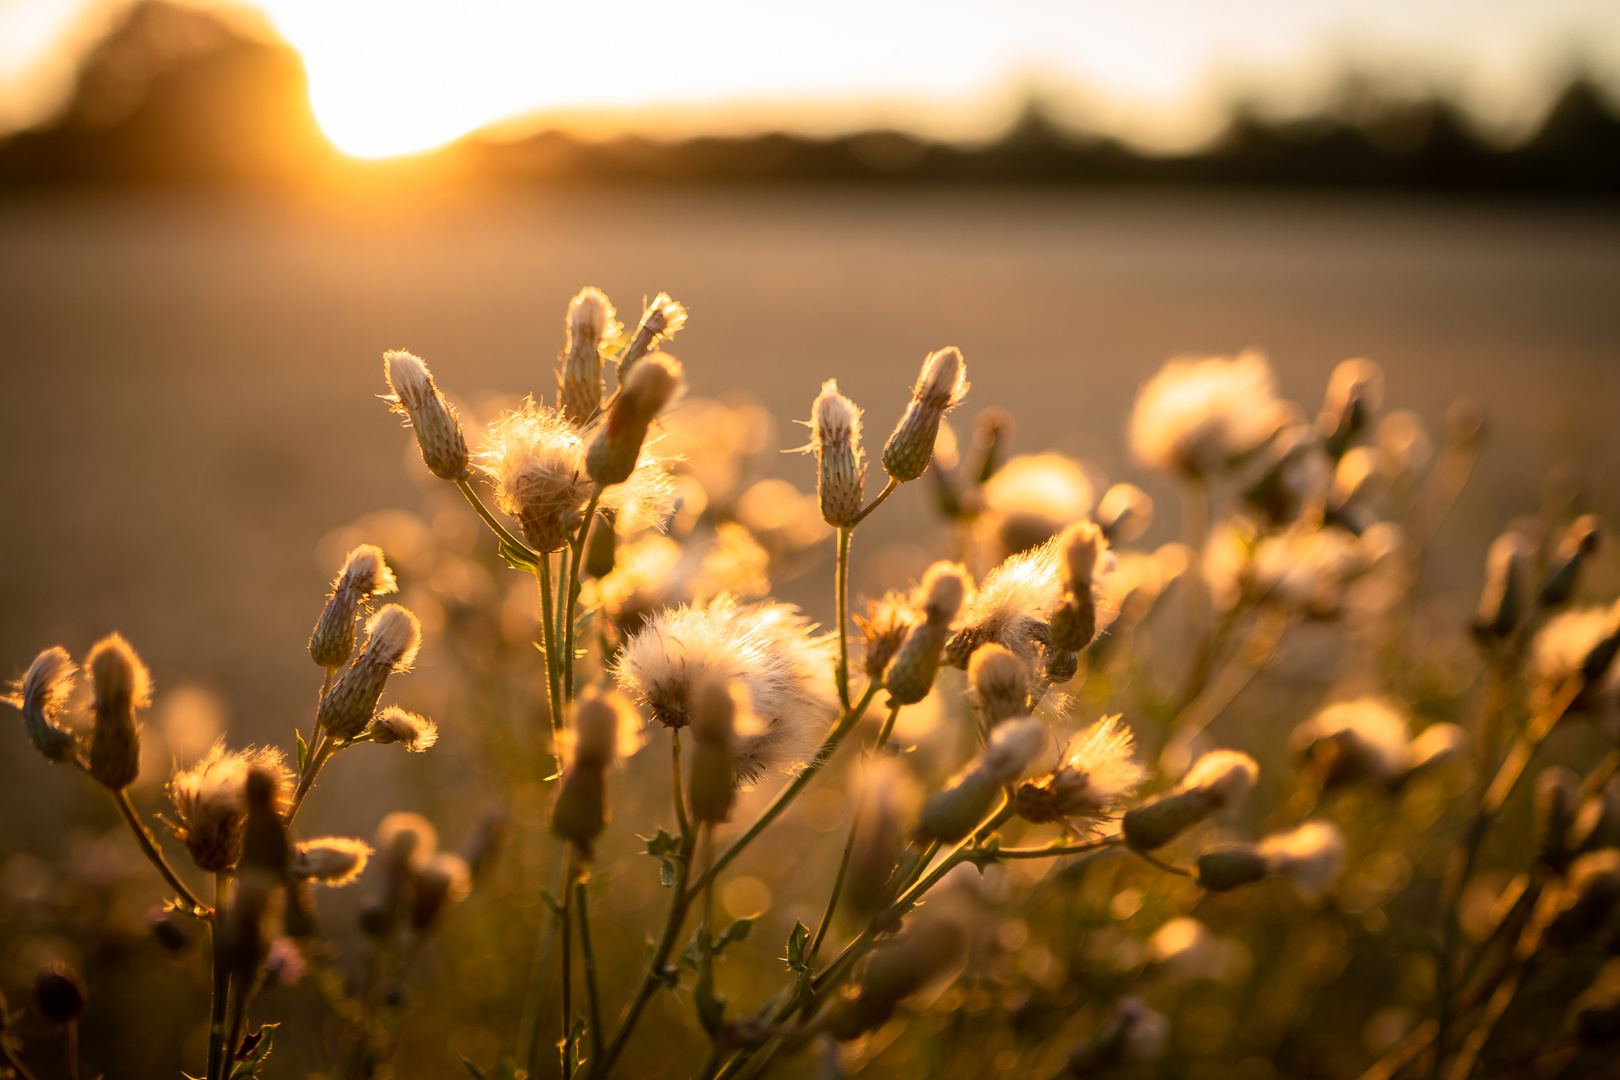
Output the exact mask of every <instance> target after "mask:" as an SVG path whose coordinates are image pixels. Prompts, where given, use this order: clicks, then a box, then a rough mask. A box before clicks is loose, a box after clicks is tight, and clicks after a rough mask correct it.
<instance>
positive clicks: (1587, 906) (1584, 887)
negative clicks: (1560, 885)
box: [1547, 848, 1620, 948]
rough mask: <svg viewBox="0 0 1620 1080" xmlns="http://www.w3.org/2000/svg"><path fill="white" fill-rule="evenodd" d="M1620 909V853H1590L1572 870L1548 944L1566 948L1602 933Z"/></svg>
mask: <svg viewBox="0 0 1620 1080" xmlns="http://www.w3.org/2000/svg"><path fill="white" fill-rule="evenodd" d="M1617 905H1620V850H1616V849H1615V848H1603V849H1602V850H1600V851H1592V852H1588V853H1587V854H1585V855H1582V856H1581V857H1580V858H1578V859H1576V860H1575V861H1574V862H1573V863H1571V864H1570V866H1569V876H1568V878H1567V879H1566V882H1565V885H1564V889H1563V892H1562V894H1560V896H1559V898H1558V907H1557V914H1556V915H1555V916H1553V919H1552V922H1551V923H1550V924H1549V925H1548V927H1547V944H1549V945H1551V946H1553V947H1554V948H1565V947H1568V946H1571V945H1574V944H1576V943H1578V942H1580V941H1581V940H1582V939H1583V938H1586V937H1588V936H1590V935H1591V934H1593V933H1595V932H1596V931H1598V930H1600V929H1602V927H1603V926H1604V924H1605V923H1607V922H1608V921H1609V916H1610V915H1611V914H1613V913H1614V910H1615V907H1616V906H1617Z"/></svg>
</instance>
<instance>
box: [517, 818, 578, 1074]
mask: <svg viewBox="0 0 1620 1080" xmlns="http://www.w3.org/2000/svg"><path fill="white" fill-rule="evenodd" d="M556 854H557V860H556V863H555V864H554V866H553V867H552V871H551V873H552V877H553V878H554V879H555V880H556V881H557V882H558V885H557V886H556V889H557V891H559V892H560V891H561V889H562V887H563V876H562V875H563V869H564V861H563V860H564V859H565V858H566V856H565V854H564V848H563V847H562V846H561V845H558V847H557V852H556ZM548 910H550V911H551V913H552V918H551V920H550V923H551V925H550V928H549V931H548V930H542V931H541V933H540V936H539V938H538V940H536V941H535V943H534V961H533V963H532V964H531V965H530V966H529V987H528V990H527V991H526V992H525V994H524V997H523V1012H522V1013H521V1014H519V1017H518V1030H517V1054H516V1059H517V1061H518V1064H519V1065H520V1066H521V1067H523V1068H525V1069H527V1070H529V1075H531V1076H533V1075H535V1073H536V1070H537V1065H538V1063H537V1062H536V1061H535V1059H534V1054H535V1050H536V1048H537V1046H538V1044H539V1031H540V1004H541V1000H542V998H543V997H544V994H545V978H546V969H547V968H548V967H549V966H550V960H551V947H552V943H553V941H554V940H555V936H556V934H557V931H558V929H559V927H558V924H557V919H556V908H554V907H550V905H548Z"/></svg>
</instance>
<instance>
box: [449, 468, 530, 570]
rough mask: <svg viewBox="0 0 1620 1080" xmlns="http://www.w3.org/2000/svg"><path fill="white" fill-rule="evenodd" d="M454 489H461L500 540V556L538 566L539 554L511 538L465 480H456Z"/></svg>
mask: <svg viewBox="0 0 1620 1080" xmlns="http://www.w3.org/2000/svg"><path fill="white" fill-rule="evenodd" d="M456 487H458V488H460V489H461V493H462V494H463V495H465V496H466V497H467V502H468V503H470V504H471V505H472V508H473V509H474V510H476V511H477V512H478V516H479V517H481V518H483V519H484V524H485V525H488V526H489V528H490V531H491V532H493V533H494V534H495V535H496V537H497V538H499V539H500V541H501V547H502V552H501V554H503V555H505V556H507V558H508V560H509V561H515V562H524V563H528V564H530V565H538V564H539V562H540V559H541V555H540V553H539V552H538V551H536V550H534V549H533V548H531V547H530V546H529V545H528V544H525V543H524V542H523V541H522V540H519V539H518V538H517V537H516V536H513V535H512V533H511V531H510V530H509V529H507V527H506V526H505V525H502V524H501V522H500V519H499V518H497V517H496V516H495V515H494V514H492V513H490V512H489V507H487V506H485V505H484V500H483V499H480V498H479V497H478V492H476V491H474V490H473V489H472V485H471V484H469V483H467V481H465V480H457V481H456ZM507 549H510V550H507Z"/></svg>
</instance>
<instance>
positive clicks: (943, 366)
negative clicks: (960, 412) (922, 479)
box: [883, 347, 968, 482]
mask: <svg viewBox="0 0 1620 1080" xmlns="http://www.w3.org/2000/svg"><path fill="white" fill-rule="evenodd" d="M967 391H968V383H967V368H966V366H965V365H964V363H963V361H962V353H961V351H960V350H958V349H956V348H954V347H952V348H947V349H940V350H939V351H938V352H935V353H930V354H929V356H928V358H927V359H926V360H924V361H923V366H922V372H921V373H920V374H919V375H918V376H917V384H916V386H915V387H914V388H913V389H912V391H911V404H910V405H909V406H907V407H906V412H905V415H904V416H902V417H901V418H900V423H899V424H898V425H897V426H896V427H895V429H894V434H892V435H890V436H889V441H888V443H887V444H886V445H885V446H884V447H883V468H884V470H885V471H887V472H888V474H889V475H890V476H891V477H893V478H894V479H896V480H899V481H901V482H904V481H907V480H915V479H917V477H919V476H921V475H922V474H923V473H924V472H926V471H927V470H928V463H929V462H930V461H932V460H933V457H934V437H935V436H936V435H938V434H939V422H940V420H941V419H943V418H944V416H945V414H946V413H947V412H948V411H950V410H951V409H954V408H955V407H956V406H958V405H960V404H961V403H962V399H963V398H965V397H966V396H967Z"/></svg>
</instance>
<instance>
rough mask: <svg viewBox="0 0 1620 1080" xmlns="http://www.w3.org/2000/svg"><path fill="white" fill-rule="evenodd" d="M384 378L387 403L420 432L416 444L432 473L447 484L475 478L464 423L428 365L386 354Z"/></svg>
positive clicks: (401, 355)
mask: <svg viewBox="0 0 1620 1080" xmlns="http://www.w3.org/2000/svg"><path fill="white" fill-rule="evenodd" d="M383 377H384V378H386V379H387V380H388V387H389V389H390V390H391V391H392V393H389V394H384V395H383V400H384V401H387V402H389V403H390V404H391V406H392V408H393V411H394V412H397V413H402V414H403V415H404V416H405V421H406V423H407V424H408V425H409V426H411V427H412V428H414V429H416V444H417V445H418V446H419V447H421V450H422V461H423V462H425V463H426V464H427V467H428V471H430V472H431V473H433V475H434V476H438V477H441V478H443V479H445V480H465V479H467V477H468V476H471V475H472V472H471V469H470V468H469V466H468V454H467V438H466V436H465V435H463V434H462V432H461V421H460V420H458V419H457V418H456V411H455V409H453V408H451V406H450V403H449V402H448V401H446V400H445V399H444V395H443V394H442V393H440V392H439V388H438V386H437V385H435V384H434V382H433V373H432V372H430V371H428V369H427V365H426V364H424V363H423V362H422V361H421V359H420V358H419V357H416V356H412V355H411V354H410V353H408V352H404V351H403V350H397V349H396V350H394V351H392V352H386V353H383Z"/></svg>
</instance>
